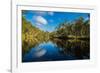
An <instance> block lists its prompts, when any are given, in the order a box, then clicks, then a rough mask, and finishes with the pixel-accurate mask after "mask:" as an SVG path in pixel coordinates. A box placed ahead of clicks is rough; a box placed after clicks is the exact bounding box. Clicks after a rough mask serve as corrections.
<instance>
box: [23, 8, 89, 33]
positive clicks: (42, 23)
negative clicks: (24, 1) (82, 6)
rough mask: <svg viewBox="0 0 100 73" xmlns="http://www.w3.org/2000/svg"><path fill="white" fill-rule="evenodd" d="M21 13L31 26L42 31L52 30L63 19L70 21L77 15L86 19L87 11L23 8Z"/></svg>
mask: <svg viewBox="0 0 100 73" xmlns="http://www.w3.org/2000/svg"><path fill="white" fill-rule="evenodd" d="M22 15H23V16H24V17H25V18H26V20H27V21H30V22H31V23H32V25H33V26H35V27H37V28H39V29H41V30H43V31H48V32H52V31H54V30H55V28H56V27H57V26H58V25H59V24H60V23H62V22H64V21H65V20H67V21H69V22H71V21H74V20H76V19H78V18H79V17H83V18H84V20H87V19H88V15H89V13H75V12H50V11H33V10H24V12H22Z"/></svg>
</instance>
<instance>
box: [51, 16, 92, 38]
mask: <svg viewBox="0 0 100 73" xmlns="http://www.w3.org/2000/svg"><path fill="white" fill-rule="evenodd" d="M51 36H52V37H65V38H66V37H68V38H89V36H90V20H89V19H87V20H85V19H84V18H83V17H80V18H78V19H77V20H74V21H72V22H67V21H65V22H63V23H60V25H59V26H57V27H56V29H55V31H54V32H51Z"/></svg>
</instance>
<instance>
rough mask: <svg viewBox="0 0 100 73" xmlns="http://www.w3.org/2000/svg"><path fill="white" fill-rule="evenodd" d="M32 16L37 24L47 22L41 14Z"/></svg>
mask: <svg viewBox="0 0 100 73" xmlns="http://www.w3.org/2000/svg"><path fill="white" fill-rule="evenodd" d="M34 18H35V21H36V24H37V25H42V24H44V25H46V24H47V23H48V22H47V20H46V19H45V18H44V17H42V16H35V17H34Z"/></svg>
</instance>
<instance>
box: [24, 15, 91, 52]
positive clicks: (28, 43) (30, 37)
mask: <svg viewBox="0 0 100 73" xmlns="http://www.w3.org/2000/svg"><path fill="white" fill-rule="evenodd" d="M52 39H59V40H65V41H66V40H69V39H70V40H90V20H85V19H83V17H79V18H78V19H77V20H74V21H72V22H68V21H64V22H62V23H60V25H59V26H57V27H56V28H55V31H53V32H48V31H43V30H40V29H39V28H37V27H35V26H33V25H32V23H30V22H29V21H27V20H26V18H25V17H24V16H22V54H24V53H26V52H28V51H29V49H31V48H32V47H34V46H36V45H38V44H39V43H41V42H44V41H45V42H47V41H49V40H52Z"/></svg>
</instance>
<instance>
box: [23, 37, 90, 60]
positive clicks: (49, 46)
mask: <svg viewBox="0 0 100 73" xmlns="http://www.w3.org/2000/svg"><path fill="white" fill-rule="evenodd" d="M89 58H90V44H89V41H84V40H81V41H79V40H67V41H65V40H57V39H56V40H52V41H48V42H42V43H40V44H38V45H36V46H35V47H32V48H31V49H30V50H29V52H27V53H25V54H24V55H23V58H22V61H23V62H39V61H60V60H79V59H80V60H81V59H89Z"/></svg>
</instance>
